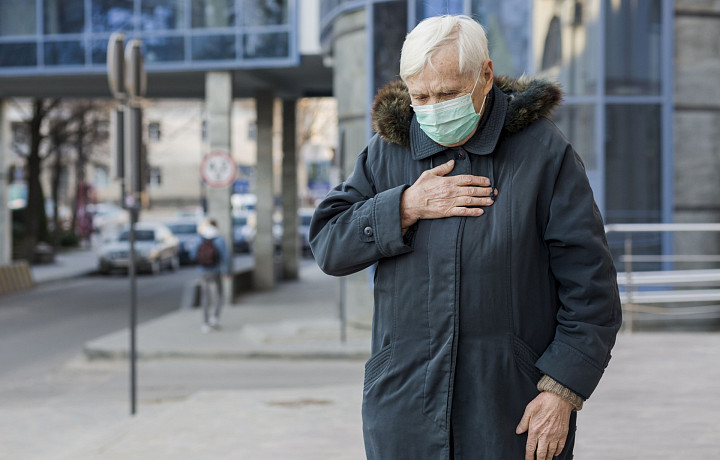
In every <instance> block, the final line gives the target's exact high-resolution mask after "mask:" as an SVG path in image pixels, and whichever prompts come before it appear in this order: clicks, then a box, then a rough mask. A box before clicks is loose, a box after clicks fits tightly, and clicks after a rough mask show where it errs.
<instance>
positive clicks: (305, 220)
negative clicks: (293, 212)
mask: <svg viewBox="0 0 720 460" xmlns="http://www.w3.org/2000/svg"><path fill="white" fill-rule="evenodd" d="M314 212H315V209H314V208H300V209H299V210H298V244H299V245H300V251H301V253H302V255H303V257H313V254H312V250H311V249H310V237H309V234H310V221H312V216H313V213H314ZM273 221H274V222H273V227H272V234H273V241H274V242H275V252H278V253H279V252H280V251H281V246H282V237H283V233H284V232H285V229H284V227H283V222H282V219H281V218H279V216H278V215H273Z"/></svg>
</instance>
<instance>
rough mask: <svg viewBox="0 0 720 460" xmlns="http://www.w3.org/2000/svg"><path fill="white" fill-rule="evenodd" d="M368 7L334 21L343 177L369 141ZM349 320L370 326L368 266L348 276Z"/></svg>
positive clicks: (334, 53) (353, 323)
mask: <svg viewBox="0 0 720 460" xmlns="http://www.w3.org/2000/svg"><path fill="white" fill-rule="evenodd" d="M366 16H367V14H366V11H365V10H364V9H362V10H358V11H354V12H352V13H349V14H345V15H343V16H341V17H339V18H338V19H337V20H336V21H335V24H334V25H333V32H334V37H335V39H334V41H333V60H334V65H333V68H334V71H333V88H334V93H335V94H334V96H335V98H336V99H337V104H338V129H339V133H340V139H341V141H342V142H343V145H340V146H339V152H341V161H342V165H341V168H342V173H343V179H344V178H347V177H348V176H349V175H350V173H351V172H352V170H353V167H354V165H355V160H356V159H357V157H358V155H359V154H360V152H362V150H363V149H364V148H365V145H366V144H367V141H368V138H367V118H366V113H367V112H368V110H369V107H368V95H367V87H368V80H367V79H368V65H367V64H368V63H367V52H366V49H367V31H366V28H365V21H366ZM345 278H346V280H345V282H346V283H347V284H346V288H345V292H346V295H345V303H346V306H347V319H348V323H349V324H351V325H353V326H356V327H361V328H364V327H367V328H369V327H370V324H371V321H372V307H373V295H372V290H371V289H370V283H369V279H370V275H369V273H368V270H363V271H362V272H360V273H355V274H353V275H350V276H347V277H345Z"/></svg>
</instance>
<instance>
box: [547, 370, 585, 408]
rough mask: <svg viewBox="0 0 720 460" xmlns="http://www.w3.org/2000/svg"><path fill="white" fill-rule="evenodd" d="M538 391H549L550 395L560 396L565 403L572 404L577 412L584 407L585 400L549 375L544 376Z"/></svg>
mask: <svg viewBox="0 0 720 460" xmlns="http://www.w3.org/2000/svg"><path fill="white" fill-rule="evenodd" d="M537 389H538V391H541V392H542V391H547V392H548V393H552V394H554V395H557V396H559V397H560V398H561V399H563V400H564V401H567V402H568V403H570V405H571V406H573V409H574V410H576V411H579V410H580V409H582V407H583V403H584V400H583V399H582V398H581V397H580V396H579V395H578V394H577V393H575V392H574V391H572V390H571V389H570V388H568V387H566V386H564V385H562V384H561V383H559V382H556V381H555V380H554V379H553V378H552V377H550V376H549V375H543V377H542V378H541V379H540V381H539V382H538V384H537Z"/></svg>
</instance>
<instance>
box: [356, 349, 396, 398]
mask: <svg viewBox="0 0 720 460" xmlns="http://www.w3.org/2000/svg"><path fill="white" fill-rule="evenodd" d="M391 352H392V344H387V345H385V346H384V347H383V348H381V349H380V351H379V352H377V354H376V355H375V356H373V357H371V358H370V359H369V360H368V361H367V362H366V363H365V381H364V383H363V389H365V390H366V389H367V388H368V387H370V386H371V385H372V384H373V383H375V382H376V381H377V380H378V379H379V378H380V376H381V375H382V374H383V372H385V370H386V369H387V367H388V366H389V365H390V355H391Z"/></svg>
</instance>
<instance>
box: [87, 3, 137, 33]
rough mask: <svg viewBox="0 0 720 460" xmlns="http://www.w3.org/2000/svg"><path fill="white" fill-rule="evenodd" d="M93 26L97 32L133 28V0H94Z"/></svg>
mask: <svg viewBox="0 0 720 460" xmlns="http://www.w3.org/2000/svg"><path fill="white" fill-rule="evenodd" d="M92 27H93V30H94V31H97V32H116V31H123V30H132V29H133V0H92Z"/></svg>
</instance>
